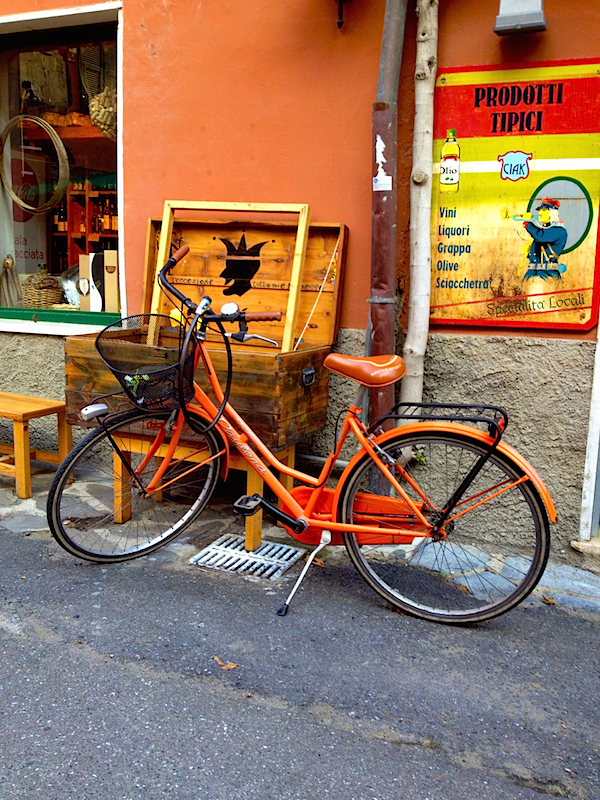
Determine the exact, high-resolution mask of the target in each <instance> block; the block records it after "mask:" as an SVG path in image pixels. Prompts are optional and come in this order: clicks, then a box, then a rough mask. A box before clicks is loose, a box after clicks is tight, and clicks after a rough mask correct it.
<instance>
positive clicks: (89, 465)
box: [47, 410, 222, 562]
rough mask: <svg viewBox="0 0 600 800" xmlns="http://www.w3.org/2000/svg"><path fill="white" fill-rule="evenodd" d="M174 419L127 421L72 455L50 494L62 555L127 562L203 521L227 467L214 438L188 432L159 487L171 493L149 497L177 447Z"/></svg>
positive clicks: (117, 421) (131, 416)
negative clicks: (170, 423) (147, 490)
mask: <svg viewBox="0 0 600 800" xmlns="http://www.w3.org/2000/svg"><path fill="white" fill-rule="evenodd" d="M169 416H170V413H169V412H157V413H155V414H147V413H143V412H141V411H139V410H137V411H131V412H126V413H125V414H120V415H119V416H117V417H114V418H112V419H111V420H109V421H107V422H106V424H105V427H100V428H98V429H96V430H94V431H92V432H91V433H90V434H88V436H86V437H85V438H84V439H82V441H81V442H80V443H79V444H78V445H77V446H76V447H75V448H74V449H73V450H72V451H71V453H70V454H69V456H68V457H67V458H66V460H65V461H64V462H63V463H62V465H61V466H60V468H59V470H58V472H57V473H56V476H55V478H54V481H53V483H52V486H51V488H50V492H49V494H48V507H47V513H48V522H49V525H50V531H51V533H52V535H53V537H54V538H55V539H56V541H57V542H58V543H59V544H60V545H61V547H64V549H65V550H68V552H69V553H72V554H73V555H75V556H78V557H79V558H84V559H87V560H89V561H98V562H116V561H126V560H128V559H132V558H137V557H138V556H142V555H145V554H146V553H150V552H151V551H152V550H156V549H157V548H158V547H161V546H162V545H163V544H166V543H167V542H169V541H171V540H172V539H174V538H175V537H176V536H179V534H180V533H182V532H183V531H184V530H185V529H186V528H187V527H188V526H189V525H190V524H191V523H192V522H193V521H194V520H195V519H196V517H197V516H198V514H200V513H201V511H202V510H203V509H204V507H205V506H206V504H207V502H208V500H209V499H210V496H211V495H212V492H213V490H214V488H215V485H216V482H217V480H218V477H219V470H220V462H221V456H220V454H219V453H220V450H221V449H222V448H221V447H220V446H219V441H218V439H217V437H216V436H215V434H213V433H210V432H209V433H208V434H206V435H201V434H197V433H194V434H193V436H192V435H191V434H190V431H189V429H186V428H185V427H184V430H183V433H182V435H181V438H180V445H179V449H178V450H177V451H176V453H175V456H174V458H173V459H172V462H171V463H170V464H169V467H168V468H167V470H166V472H165V474H164V476H163V478H162V481H161V484H160V485H161V486H163V487H164V488H163V489H162V490H161V491H160V492H159V493H157V494H154V495H152V496H150V497H144V496H143V487H146V486H148V484H149V482H150V480H151V479H152V477H153V476H154V474H155V472H156V469H157V468H158V465H159V463H160V461H161V457H162V454H164V452H165V450H166V445H168V443H169V442H170V440H171V432H170V431H168V430H167V427H166V422H167V420H168V419H169ZM163 430H164V431H165V438H164V441H163V443H162V445H161V448H160V449H159V450H158V451H157V453H158V455H156V456H153V457H152V458H151V459H150V461H149V462H148V463H147V464H146V465H145V467H144V469H143V470H140V467H141V465H142V462H143V460H144V458H145V453H147V452H148V448H149V447H150V446H151V444H152V442H154V441H155V440H156V437H157V436H159V435H161V434H162V431H163ZM117 450H118V452H117ZM184 458H185V459H186V460H183V459H184Z"/></svg>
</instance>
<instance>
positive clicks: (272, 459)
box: [139, 338, 553, 545]
mask: <svg viewBox="0 0 600 800" xmlns="http://www.w3.org/2000/svg"><path fill="white" fill-rule="evenodd" d="M200 358H202V361H203V364H204V368H205V372H206V374H207V377H208V380H209V382H210V385H211V388H212V391H213V393H214V396H215V398H216V401H217V403H219V404H222V403H223V400H224V394H223V390H222V387H221V385H220V382H219V379H218V377H217V375H216V371H215V369H214V367H213V364H212V361H211V358H210V354H209V352H208V349H207V347H206V344H205V342H204V341H203V340H202V338H200V339H199V341H198V351H197V353H196V364H195V367H197V366H198V363H199V360H200ZM194 389H195V391H194V399H193V400H192V401H190V402H189V403H188V404H187V408H188V409H190V410H191V411H193V412H195V413H196V414H199V415H201V416H202V417H204V418H207V419H211V420H212V419H214V417H215V415H216V414H217V407H216V406H215V404H214V403H213V402H212V400H211V399H210V398H209V397H208V396H207V394H206V393H205V392H204V391H203V389H202V388H201V387H200V386H198V384H196V383H195V384H194ZM361 412H362V409H361V408H360V407H359V406H357V405H354V404H351V405H350V407H349V409H348V411H347V412H346V415H345V417H344V420H343V423H342V428H341V432H340V435H339V437H338V440H337V442H336V444H335V447H334V450H333V452H332V453H331V454H330V455H329V456H328V457H327V459H326V460H325V463H324V465H323V467H322V469H321V472H320V474H319V475H318V476H317V477H314V476H312V475H307V474H305V473H303V472H300V471H298V470H296V469H295V468H293V467H290V466H288V465H287V464H283V463H282V462H280V461H279V460H278V459H277V457H276V456H275V455H274V454H273V453H272V452H271V451H270V450H269V448H268V447H267V446H266V445H265V444H264V443H263V442H262V441H261V439H260V438H259V437H258V436H257V435H256V434H255V433H254V431H253V430H252V429H251V428H250V426H249V425H248V424H247V423H246V422H245V421H244V420H243V419H242V418H241V417H240V416H239V414H238V413H237V412H236V410H235V409H234V408H233V407H232V406H231V404H230V403H227V404H226V405H225V407H224V413H223V414H222V415H221V417H220V418H219V420H218V421H217V428H218V430H219V432H220V433H221V436H222V438H223V441H224V442H225V443H226V446H225V448H224V449H223V450H222V451H220V452H219V453H217V454H215V455H214V456H212V458H213V459H214V458H217V457H219V456H222V455H224V454H225V456H226V459H227V462H228V458H229V446H231V445H232V446H233V447H235V448H236V449H237V450H238V451H239V453H240V454H241V455H242V456H243V458H244V459H245V460H246V461H247V462H248V463H249V464H250V465H251V466H252V468H253V469H254V470H255V471H256V472H257V473H258V474H259V475H260V477H261V478H262V479H263V481H264V482H265V483H266V484H267V485H268V486H269V487H270V488H271V489H272V491H273V492H274V493H275V495H276V496H277V497H278V498H279V500H280V503H281V504H282V508H284V509H285V512H286V513H287V514H288V515H289V516H291V517H293V518H295V519H296V520H298V521H299V522H302V523H304V524H305V525H306V529H305V530H304V531H302V532H296V531H294V530H292V529H291V528H290V527H288V526H286V529H287V530H288V532H289V533H290V535H291V536H293V537H294V538H295V539H297V540H298V541H300V542H302V543H304V544H309V545H311V544H318V542H319V541H320V537H321V533H322V531H323V530H328V531H331V533H332V537H333V538H332V544H342V543H343V539H342V535H341V534H342V532H344V531H351V532H353V533H354V534H355V535H356V536H357V539H358V540H359V541H360V543H362V544H367V543H368V544H412V542H413V541H414V539H415V538H428V537H429V538H430V537H432V536H433V537H435V538H436V539H443V538H445V535H446V534H445V530H444V527H443V523H444V522H451V521H452V520H453V519H456V518H457V517H458V516H462V515H463V514H465V513H467V512H468V511H470V510H471V509H472V508H475V507H476V506H478V505H481V504H483V503H485V502H488V501H489V500H491V499H493V498H494V497H496V496H498V494H502V493H503V492H505V491H508V490H509V489H511V488H513V487H514V486H515V485H517V484H518V483H519V482H520V480H519V481H515V482H510V483H509V484H504V485H502V486H498V487H492V488H491V492H492V493H491V494H490V493H488V494H486V495H485V496H484V497H474V498H468V499H467V500H461V498H456V500H455V502H454V505H452V506H451V507H449V508H447V509H445V510H442V509H437V508H436V507H435V505H434V504H433V503H432V502H431V500H430V498H428V497H427V495H426V494H425V493H424V492H423V490H422V489H421V488H420V487H419V486H418V485H417V484H416V483H415V481H414V480H413V479H412V478H411V476H410V475H409V474H408V472H407V471H405V470H404V469H403V467H402V465H401V464H398V463H394V465H393V469H394V471H396V472H398V473H399V476H400V479H401V480H403V481H405V482H406V483H407V484H408V485H410V487H411V488H412V489H413V491H414V492H415V493H416V494H417V496H418V497H419V498H420V499H421V502H415V501H413V500H412V499H411V497H410V496H409V495H408V494H407V493H406V491H405V490H404V489H403V488H402V486H401V484H400V482H399V480H398V479H397V478H396V476H395V474H394V472H392V471H391V469H390V466H391V464H388V463H386V461H385V453H384V452H383V450H381V447H380V446H379V444H380V443H382V442H384V441H385V439H386V438H389V436H390V435H392V434H394V431H391V432H388V434H386V435H385V436H383V437H381V436H380V437H378V439H377V441H375V440H374V436H373V434H370V433H369V431H368V430H367V428H366V427H365V426H364V425H363V423H362V422H361V420H360V414H361ZM184 421H185V414H184V412H183V410H182V409H180V410H179V411H178V412H177V421H176V424H175V429H174V432H173V436H172V438H171V442H170V444H169V446H168V447H167V448H166V450H164V452H163V450H161V449H160V448H161V446H162V437H161V436H160V434H159V435H158V436H157V437H156V440H155V442H154V443H153V444H152V445H151V446H150V448H149V450H148V452H147V453H146V455H145V457H144V459H143V462H142V464H141V465H140V468H139V469H140V470H143V469H145V467H146V465H147V464H148V462H149V461H150V460H151V459H152V458H153V457H154V456H156V455H159V457H160V458H161V464H160V466H159V467H158V469H157V470H156V473H155V475H154V476H153V479H152V481H151V482H150V484H149V485H148V487H147V489H146V493H147V494H149V495H150V494H154V495H156V496H157V500H158V499H159V498H160V492H161V491H162V489H163V488H165V486H166V485H167V484H165V485H161V481H162V477H163V475H164V473H165V471H166V469H167V468H168V466H169V464H170V463H171V461H172V459H173V458H174V457H177V455H178V448H179V441H180V436H181V432H182V429H183V424H184ZM434 427H435V429H436V430H439V431H440V432H442V431H446V430H448V429H451V430H457V429H462V430H463V431H464V430H466V431H468V432H469V434H481V437H480V438H481V440H482V441H486V442H487V443H488V445H489V446H490V452H491V451H492V450H493V449H494V447H496V446H497V447H498V449H499V450H501V451H502V452H504V453H505V454H507V455H510V456H511V457H513V458H514V457H515V456H517V457H518V458H519V459H520V460H521V463H522V465H523V466H524V467H529V465H528V464H527V462H525V460H524V459H522V457H520V456H519V455H518V454H517V453H516V451H512V448H510V447H509V446H507V445H504V443H502V442H499V443H498V442H495V441H494V439H493V438H492V437H490V436H486V435H485V434H483V432H481V431H479V430H477V429H474V428H471V427H468V426H463V425H455V424H449V423H436V424H435V426H434ZM418 428H419V426H418V425H414V424H413V425H408V426H405V427H403V431H407V432H409V431H410V430H413V429H418ZM421 429H422V428H421ZM351 433H352V434H353V435H354V437H355V438H356V439H357V441H358V443H359V445H360V447H361V450H360V451H359V453H358V454H357V455H356V456H355V457H354V459H353V460H352V461H351V462H350V465H349V466H348V467H347V468H346V471H345V472H344V475H342V478H341V479H340V481H339V482H338V488H337V489H335V490H333V489H330V488H327V487H326V483H327V480H328V478H329V477H330V475H331V472H332V469H333V466H334V464H335V462H336V461H337V458H338V457H339V454H340V452H341V450H342V447H343V445H344V442H345V441H346V439H347V438H348V436H349V435H350V434H351ZM250 445H253V447H254V448H255V449H253V448H252V447H251V446H250ZM188 450H189V448H186V449H185V452H184V453H183V454H182V455H180V458H181V460H197V459H193V458H191V457H190V456H193V455H197V453H199V452H200V451H197V453H194V454H191V453H189V452H187V451H188ZM255 450H256V452H255ZM179 452H180V453H181V449H180V451H179ZM364 452H366V453H368V454H369V456H370V458H371V459H372V461H373V463H374V464H375V465H376V466H377V468H378V469H379V471H380V472H381V473H382V475H383V476H384V477H385V478H386V479H387V481H388V482H389V485H390V486H391V487H392V488H393V490H394V491H395V492H396V494H397V496H396V497H389V496H381V497H378V498H377V500H376V507H375V508H374V507H373V498H372V497H370V498H369V502H370V506H369V508H365V513H368V514H369V519H370V520H373V518H376V516H377V513H381V514H382V515H383V514H384V513H385V514H386V521H387V522H388V523H389V521H390V515H391V516H393V518H394V519H395V524H396V525H397V528H396V530H395V531H392V530H391V529H390V528H382V527H381V526H379V525H376V524H356V523H348V522H336V521H335V515H336V509H337V504H338V499H339V491H340V489H339V487H341V486H342V485H343V483H344V480H343V479H344V476H345V475H346V474H347V472H348V470H350V469H351V468H352V467H353V466H354V465H355V464H356V463H357V461H358V459H359V458H361V457H362V456H363V454H364ZM484 460H485V459H482V460H481V461H482V463H483V461H484ZM201 463H204V464H205V463H206V459H205V460H204V461H202V462H201ZM201 463H197V464H196V465H195V466H192V467H190V470H189V471H192V470H194V469H197V468H198V467H199V466H200V465H201ZM267 465H269V466H271V467H273V468H274V469H276V470H277V471H278V472H280V473H283V474H284V475H286V476H288V477H290V478H292V479H296V480H298V481H299V482H300V483H302V484H303V486H301V487H296V489H292V490H291V491H289V490H288V489H287V488H286V487H285V486H284V484H283V483H282V482H281V481H280V480H279V479H278V478H277V477H276V476H275V475H274V474H273V473H272V472H271V470H270V469H269V468H268V466H267ZM189 471H188V472H189ZM525 472H526V474H525V476H524V477H523V478H522V479H521V480H532V481H533V483H534V484H535V485H536V487H537V488H538V489H539V490H540V491H541V493H542V496H543V497H544V501H545V502H546V504H547V507H549V511H550V516H551V517H552V511H553V506H552V501H551V500H550V497H549V495H548V492H547V490H546V488H545V486H544V485H543V482H542V481H541V479H540V478H539V476H537V474H536V473H535V472H534V470H533V469H532V468H530V469H527V468H526V469H525ZM186 474H187V473H186ZM466 488H468V487H467V486H465V490H466ZM300 500H302V503H301V502H299V501H300ZM453 500H454V498H453ZM548 501H549V504H550V505H549V506H548ZM465 505H466V506H467V507H466V508H465V507H464V506H465ZM454 508H456V511H457V513H455V514H453V513H452V512H453V509H454ZM424 509H427V511H426V512H425V513H424ZM436 512H437V524H436V522H435V521H434V520H433V519H432V517H431V515H432V513H433V514H436ZM443 512H445V513H443ZM426 513H428V514H430V518H429V519H428V518H427V516H426V515H425V514H426ZM440 520H441V521H440Z"/></svg>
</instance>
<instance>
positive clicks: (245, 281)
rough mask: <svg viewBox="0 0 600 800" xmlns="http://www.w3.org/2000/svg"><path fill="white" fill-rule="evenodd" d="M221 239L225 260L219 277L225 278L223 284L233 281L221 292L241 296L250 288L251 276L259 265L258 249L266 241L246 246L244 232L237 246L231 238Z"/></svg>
mask: <svg viewBox="0 0 600 800" xmlns="http://www.w3.org/2000/svg"><path fill="white" fill-rule="evenodd" d="M221 241H222V242H223V244H224V245H225V247H226V248H227V260H226V262H225V269H224V270H223V272H222V273H221V278H223V279H224V280H225V284H228V283H230V282H231V281H233V283H232V284H231V286H227V288H226V289H224V290H223V294H227V295H231V294H237V295H238V296H239V297H241V296H242V295H243V294H245V293H246V292H247V291H249V290H250V289H251V288H252V283H251V281H252V278H253V277H254V276H255V275H256V273H257V272H258V270H259V267H260V251H261V249H262V248H263V247H264V246H265V245H266V244H267V243H266V242H259V243H258V244H253V245H252V247H248V246H247V244H246V234H244V233H243V234H242V238H241V239H240V242H239V244H238V245H237V246H236V245H235V244H234V243H233V242H232V241H231V239H221Z"/></svg>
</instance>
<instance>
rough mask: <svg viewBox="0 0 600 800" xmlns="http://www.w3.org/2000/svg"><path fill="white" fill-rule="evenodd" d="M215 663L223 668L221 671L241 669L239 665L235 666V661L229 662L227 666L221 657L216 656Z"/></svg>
mask: <svg viewBox="0 0 600 800" xmlns="http://www.w3.org/2000/svg"><path fill="white" fill-rule="evenodd" d="M215 661H216V662H217V664H218V665H219V666H220V667H221V669H235V668H236V667H239V664H234V663H233V661H228V662H227V664H225V662H224V661H221V659H220V658H219V656H215Z"/></svg>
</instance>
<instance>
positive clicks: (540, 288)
mask: <svg viewBox="0 0 600 800" xmlns="http://www.w3.org/2000/svg"><path fill="white" fill-rule="evenodd" d="M435 103H436V106H435V129H434V187H433V196H432V296H431V321H432V322H434V323H438V324H448V325H494V326H498V325H500V326H504V327H512V328H527V327H529V328H557V329H561V328H562V329H579V330H587V329H589V328H591V327H592V326H593V325H595V324H596V323H597V321H598V300H599V298H598V289H597V287H596V283H595V275H596V268H597V264H598V208H599V206H600V63H595V62H592V61H586V62H566V63H560V64H557V63H553V64H544V65H539V66H535V67H532V66H528V67H515V68H513V69H509V70H507V69H481V68H473V69H457V70H452V71H448V72H444V73H442V74H440V75H439V76H438V79H437V83H436V98H435Z"/></svg>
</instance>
